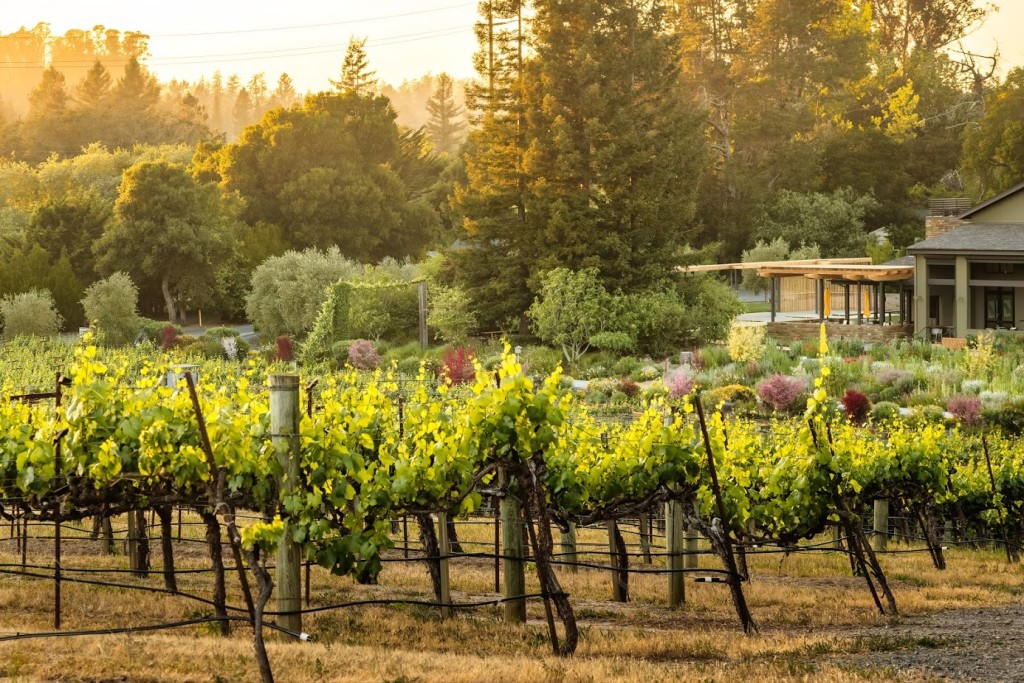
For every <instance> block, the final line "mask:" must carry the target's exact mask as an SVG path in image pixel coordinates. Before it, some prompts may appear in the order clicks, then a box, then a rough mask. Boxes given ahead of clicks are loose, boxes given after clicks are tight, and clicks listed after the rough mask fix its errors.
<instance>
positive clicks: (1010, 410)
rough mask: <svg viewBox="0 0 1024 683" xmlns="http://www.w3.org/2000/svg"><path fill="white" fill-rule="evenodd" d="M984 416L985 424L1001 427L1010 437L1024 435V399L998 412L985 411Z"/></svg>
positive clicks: (1005, 405)
mask: <svg viewBox="0 0 1024 683" xmlns="http://www.w3.org/2000/svg"><path fill="white" fill-rule="evenodd" d="M949 412H953V411H952V410H950V411H949ZM982 414H983V415H984V418H985V422H987V423H988V424H991V425H994V426H996V427H999V428H1000V429H1002V430H1003V432H1004V433H1005V434H1007V435H1008V436H1020V435H1021V434H1024V399H1016V400H1014V401H1011V402H1009V403H1006V404H1004V405H1003V406H1002V407H1001V408H999V409H997V410H989V411H984V412H983V413H982Z"/></svg>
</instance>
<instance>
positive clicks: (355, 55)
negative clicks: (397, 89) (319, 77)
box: [331, 37, 377, 95]
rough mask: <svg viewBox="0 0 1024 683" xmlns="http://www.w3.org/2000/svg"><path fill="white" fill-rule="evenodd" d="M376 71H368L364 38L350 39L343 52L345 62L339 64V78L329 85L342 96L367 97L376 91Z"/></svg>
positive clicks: (368, 63)
mask: <svg viewBox="0 0 1024 683" xmlns="http://www.w3.org/2000/svg"><path fill="white" fill-rule="evenodd" d="M376 73H377V72H376V71H372V70H370V62H369V60H368V59H367V57H366V38H362V39H359V38H354V37H353V38H351V39H349V41H348V49H346V50H345V61H344V62H342V64H341V78H339V79H338V80H336V81H335V80H333V79H332V80H331V85H333V86H334V88H335V89H336V90H337V91H338V92H340V93H342V94H343V95H344V94H349V93H356V94H360V95H368V94H371V93H372V92H373V91H375V90H376V89H377V79H375V78H374V76H375V75H376Z"/></svg>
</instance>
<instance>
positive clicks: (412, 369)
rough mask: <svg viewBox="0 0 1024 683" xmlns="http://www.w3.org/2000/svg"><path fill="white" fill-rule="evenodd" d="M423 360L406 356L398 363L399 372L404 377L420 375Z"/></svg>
mask: <svg viewBox="0 0 1024 683" xmlns="http://www.w3.org/2000/svg"><path fill="white" fill-rule="evenodd" d="M345 358H346V360H347V359H348V349H346V350H345ZM421 362H422V359H421V358H420V357H419V356H406V357H405V358H403V359H402V360H400V361H398V365H397V367H398V372H400V373H402V374H403V375H414V376H415V375H418V374H419V372H420V363H421Z"/></svg>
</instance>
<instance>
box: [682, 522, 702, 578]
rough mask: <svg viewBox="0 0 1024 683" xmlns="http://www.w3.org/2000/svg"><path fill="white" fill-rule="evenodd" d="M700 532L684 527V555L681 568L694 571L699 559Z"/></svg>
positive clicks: (690, 527)
mask: <svg viewBox="0 0 1024 683" xmlns="http://www.w3.org/2000/svg"><path fill="white" fill-rule="evenodd" d="M699 543H700V532H698V531H697V529H695V528H694V527H692V526H688V527H686V537H685V538H684V539H683V547H684V549H685V550H686V554H685V555H683V568H684V569H696V568H697V561H698V558H699V557H700V546H699V545H698V544H699Z"/></svg>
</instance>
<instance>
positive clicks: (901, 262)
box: [880, 256, 914, 268]
mask: <svg viewBox="0 0 1024 683" xmlns="http://www.w3.org/2000/svg"><path fill="white" fill-rule="evenodd" d="M880 265H883V266H890V267H892V268H903V267H906V266H912V265H914V257H913V256H900V257H899V258H894V259H893V260H892V261H886V262H885V263H882V264H880Z"/></svg>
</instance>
